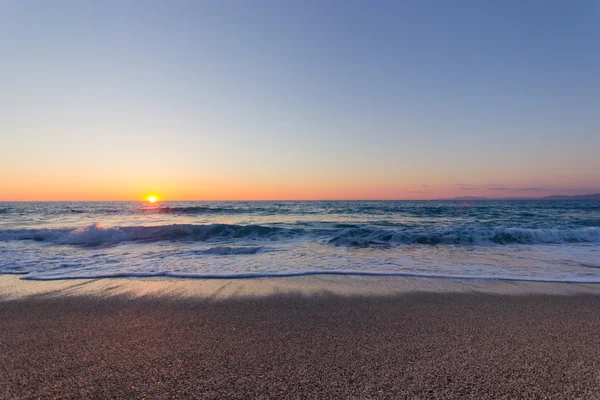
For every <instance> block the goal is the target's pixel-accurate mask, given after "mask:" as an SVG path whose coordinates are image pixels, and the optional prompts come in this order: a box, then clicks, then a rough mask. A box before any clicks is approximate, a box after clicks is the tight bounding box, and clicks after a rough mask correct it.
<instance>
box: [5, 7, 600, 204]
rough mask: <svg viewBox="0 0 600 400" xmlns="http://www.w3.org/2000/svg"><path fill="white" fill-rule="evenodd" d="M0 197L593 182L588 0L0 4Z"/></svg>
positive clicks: (598, 96)
mask: <svg viewBox="0 0 600 400" xmlns="http://www.w3.org/2000/svg"><path fill="white" fill-rule="evenodd" d="M0 51H1V60H2V61H1V62H0V106H1V107H0V135H1V142H0V180H1V181H2V182H3V188H0V200H2V199H5V200H9V199H42V200H43V199H96V198H97V199H105V198H115V199H117V198H119V199H120V198H138V197H139V196H141V195H143V194H145V193H148V192H156V193H159V194H160V195H161V196H163V197H165V198H188V199H189V198H197V199H204V198H206V199H208V198H215V199H228V198H232V199H233V198H435V197H445V196H455V195H456V196H460V195H478V196H479V195H484V196H494V197H499V196H523V195H526V196H540V195H547V194H558V193H565V194H577V193H587V192H593V191H600V156H599V151H600V77H599V73H600V2H599V1H390V2H385V1H376V2H372V1H360V2H354V1H297V2H296V1H258V0H257V1H242V0H239V1H160V2H158V1H59V0H56V1H41V0H40V1H27V0H18V1H17V0H14V1H13V0H7V1H6V0H5V1H4V2H2V3H0Z"/></svg>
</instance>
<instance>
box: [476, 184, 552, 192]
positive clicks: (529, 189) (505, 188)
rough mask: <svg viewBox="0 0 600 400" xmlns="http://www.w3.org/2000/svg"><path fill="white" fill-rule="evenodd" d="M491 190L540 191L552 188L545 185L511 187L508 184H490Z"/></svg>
mask: <svg viewBox="0 0 600 400" xmlns="http://www.w3.org/2000/svg"><path fill="white" fill-rule="evenodd" d="M488 186H489V189H490V190H514V191H515V192H538V191H546V190H550V188H543V187H521V188H510V187H506V186H498V185H488Z"/></svg>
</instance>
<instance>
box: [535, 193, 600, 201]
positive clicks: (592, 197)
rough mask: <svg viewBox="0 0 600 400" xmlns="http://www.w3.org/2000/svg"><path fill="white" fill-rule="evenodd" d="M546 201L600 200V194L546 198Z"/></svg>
mask: <svg viewBox="0 0 600 400" xmlns="http://www.w3.org/2000/svg"><path fill="white" fill-rule="evenodd" d="M542 199H544V200H600V193H594V194H582V195H577V196H560V195H559V196H546V197H542Z"/></svg>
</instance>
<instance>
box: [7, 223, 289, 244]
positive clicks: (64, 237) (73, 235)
mask: <svg viewBox="0 0 600 400" xmlns="http://www.w3.org/2000/svg"><path fill="white" fill-rule="evenodd" d="M295 234H297V230H292V229H285V228H277V227H268V226H261V225H227V224H211V225H191V224H185V225H161V226H130V227H104V226H102V225H100V224H93V225H90V226H87V227H83V228H76V229H16V230H3V231H0V240H2V241H8V240H34V241H44V242H50V243H55V244H74V245H98V244H115V243H122V242H133V241H161V240H188V241H206V240H210V239H218V238H239V239H242V238H243V239H257V238H263V239H281V238H283V237H290V236H293V235H295Z"/></svg>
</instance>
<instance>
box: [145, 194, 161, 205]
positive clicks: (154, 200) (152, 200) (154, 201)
mask: <svg viewBox="0 0 600 400" xmlns="http://www.w3.org/2000/svg"><path fill="white" fill-rule="evenodd" d="M146 200H148V201H149V202H150V203H156V202H157V201H158V197H157V196H154V195H152V196H148V197H146Z"/></svg>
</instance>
